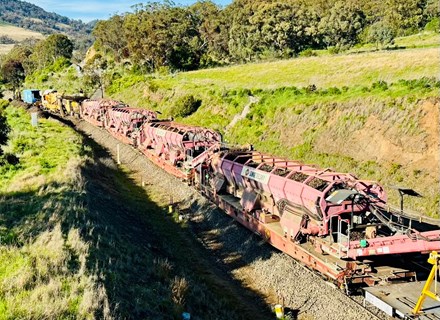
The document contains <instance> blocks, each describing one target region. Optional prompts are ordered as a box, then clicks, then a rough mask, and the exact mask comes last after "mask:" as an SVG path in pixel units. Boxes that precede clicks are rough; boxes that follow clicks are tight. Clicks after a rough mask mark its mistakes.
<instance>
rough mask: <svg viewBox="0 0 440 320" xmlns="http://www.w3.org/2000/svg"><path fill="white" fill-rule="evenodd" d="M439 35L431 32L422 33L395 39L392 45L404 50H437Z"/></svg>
mask: <svg viewBox="0 0 440 320" xmlns="http://www.w3.org/2000/svg"><path fill="white" fill-rule="evenodd" d="M439 41H440V34H439V33H436V32H432V31H424V32H421V33H417V34H413V35H410V36H406V37H400V38H396V39H395V40H394V44H395V45H396V46H397V47H405V48H438V46H439Z"/></svg>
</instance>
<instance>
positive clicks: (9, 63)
mask: <svg viewBox="0 0 440 320" xmlns="http://www.w3.org/2000/svg"><path fill="white" fill-rule="evenodd" d="M73 47H74V45H73V42H72V41H71V40H70V39H69V38H68V37H67V36H66V35H63V34H53V35H50V36H48V37H47V38H46V39H44V40H35V39H28V40H27V41H25V42H22V43H20V44H17V45H15V46H14V48H13V49H12V50H11V51H10V52H9V53H8V54H6V55H4V56H0V71H1V74H0V84H2V83H3V84H5V85H6V86H7V87H9V89H11V90H12V91H13V92H14V93H15V91H16V90H18V89H19V88H20V85H21V83H22V82H23V81H24V79H25V77H26V76H28V75H31V74H32V73H34V72H36V71H39V70H43V69H44V68H46V67H48V66H50V65H54V64H56V63H67V64H70V59H71V58H72V55H73ZM60 59H61V60H60Z"/></svg>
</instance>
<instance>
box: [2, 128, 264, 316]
mask: <svg viewBox="0 0 440 320" xmlns="http://www.w3.org/2000/svg"><path fill="white" fill-rule="evenodd" d="M67 124H68V125H71V124H69V123H68V122H67ZM82 136H83V140H84V144H85V145H88V146H91V148H92V150H94V151H93V153H90V154H86V155H87V156H89V158H90V159H93V160H90V161H88V162H87V164H86V165H85V166H84V167H83V168H82V169H81V170H82V173H81V176H82V177H84V178H85V181H86V182H85V184H84V185H83V186H78V187H77V188H75V187H74V188H73V189H72V190H71V189H68V188H65V186H63V185H58V184H56V183H53V184H48V185H45V186H43V187H42V188H40V190H39V191H38V192H29V193H14V194H9V195H0V196H1V197H2V198H3V200H4V201H2V203H1V204H0V223H1V224H2V225H4V226H5V227H6V230H7V232H12V235H11V239H10V242H11V243H14V244H16V245H20V244H23V243H25V242H27V241H31V239H33V238H35V237H37V236H38V235H39V234H40V233H42V232H44V231H47V230H51V229H52V228H54V227H55V225H56V224H61V229H62V233H63V237H66V238H67V235H68V234H69V232H70V230H72V229H78V230H79V232H80V235H81V237H82V238H83V240H84V241H86V242H87V243H88V244H89V252H88V253H89V254H88V257H87V263H86V266H87V268H86V269H87V271H86V272H88V273H89V274H90V275H94V276H95V277H96V281H97V282H98V283H100V284H103V285H104V288H105V289H106V294H107V296H108V300H109V307H108V309H109V310H107V311H106V310H105V308H106V307H105V306H102V307H101V308H100V309H99V310H100V311H99V312H98V313H96V314H95V317H96V318H103V317H104V316H105V315H108V314H110V315H112V316H113V317H115V318H118V319H121V318H129V319H180V318H181V313H182V312H183V311H187V312H190V313H191V315H192V317H191V319H268V318H271V317H273V314H271V312H270V310H269V308H268V306H267V304H266V303H265V302H264V300H263V298H262V297H261V296H260V295H259V294H257V293H256V292H254V291H252V290H250V289H248V288H244V287H243V286H242V284H241V283H239V282H238V281H237V280H234V279H233V277H232V276H231V275H230V274H229V271H230V266H227V265H224V264H222V263H221V262H219V261H217V259H215V258H214V257H212V256H210V253H209V252H208V251H207V250H206V249H205V248H204V247H203V246H202V245H201V244H200V243H199V242H197V241H196V240H195V239H194V238H193V236H192V235H191V233H190V232H188V231H187V230H184V229H182V226H181V225H179V224H177V223H175V222H174V221H173V219H172V218H171V217H169V216H167V214H166V210H164V208H161V207H159V206H157V205H156V204H155V203H153V202H152V201H150V200H149V199H148V196H147V194H146V191H145V190H144V189H143V188H141V187H139V186H137V185H136V182H135V181H133V180H132V179H131V178H130V177H129V175H128V174H126V173H124V172H122V171H121V170H119V169H118V168H117V166H116V165H115V164H114V162H113V160H112V159H111V155H110V154H109V153H108V152H107V151H106V150H105V149H104V148H102V147H101V146H100V145H98V144H97V143H96V142H94V141H93V140H91V139H90V138H89V137H88V136H87V135H86V134H84V133H82ZM78 183H79V184H81V183H82V182H81V181H79V182H78ZM54 199H56V200H54ZM218 214H223V213H221V212H218ZM225 218H226V219H228V221H229V224H234V223H233V222H231V221H232V220H231V219H229V218H227V217H225ZM240 232H244V234H247V235H248V236H249V235H250V234H249V233H246V232H247V231H246V230H244V229H243V230H240ZM251 237H252V236H251ZM266 253H267V256H266V254H265V257H264V258H269V257H270V251H267V252H266ZM255 258H262V257H261V256H260V257H258V256H255ZM237 261H238V262H237V263H239V264H240V265H245V264H247V263H249V260H248V259H246V260H240V259H239V260H237ZM68 267H69V269H70V271H72V273H74V272H76V271H77V269H78V268H79V261H78V257H75V256H72V258H71V261H69V263H68ZM235 267H237V265H235V264H234V268H235Z"/></svg>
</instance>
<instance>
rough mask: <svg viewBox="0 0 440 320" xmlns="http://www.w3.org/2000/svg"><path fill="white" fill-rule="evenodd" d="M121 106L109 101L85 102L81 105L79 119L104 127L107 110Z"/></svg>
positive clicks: (116, 102)
mask: <svg viewBox="0 0 440 320" xmlns="http://www.w3.org/2000/svg"><path fill="white" fill-rule="evenodd" d="M116 106H123V104H122V103H121V102H119V101H116V100H111V99H97V100H85V101H83V102H82V104H81V117H82V118H83V119H84V120H86V121H88V122H90V123H92V124H94V125H96V126H99V127H103V126H104V121H105V114H106V111H107V109H109V108H113V107H116Z"/></svg>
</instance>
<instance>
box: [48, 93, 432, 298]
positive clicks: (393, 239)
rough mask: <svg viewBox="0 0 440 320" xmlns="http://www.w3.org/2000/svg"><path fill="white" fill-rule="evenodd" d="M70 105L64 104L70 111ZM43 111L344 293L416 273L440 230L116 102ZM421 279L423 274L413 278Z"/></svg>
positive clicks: (351, 188) (315, 173) (312, 169)
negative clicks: (111, 141)
mask: <svg viewBox="0 0 440 320" xmlns="http://www.w3.org/2000/svg"><path fill="white" fill-rule="evenodd" d="M69 100H70V102H68V101H69ZM41 105H42V107H43V108H44V109H46V110H49V111H51V112H56V113H59V114H60V115H62V116H64V115H74V116H78V117H81V118H82V119H84V120H85V121H88V122H90V123H91V124H93V125H94V126H98V127H102V128H104V129H105V130H107V131H108V132H109V133H110V134H112V135H113V136H114V137H116V138H117V139H119V140H121V141H122V142H124V143H127V144H130V145H132V146H133V147H135V148H137V149H138V150H139V151H140V152H142V153H143V154H144V155H146V156H147V157H148V158H149V159H150V160H151V161H153V162H154V163H155V164H157V165H158V166H159V167H161V168H163V169H164V170H166V171H167V172H169V173H170V174H172V175H174V176H176V177H178V178H180V179H182V180H184V181H186V182H187V183H188V184H190V185H192V186H193V187H194V188H195V189H197V190H198V191H199V192H200V193H201V194H203V195H204V196H205V197H207V198H208V199H209V200H211V201H212V202H214V203H215V204H216V205H217V206H218V207H219V208H221V209H222V210H223V211H224V212H225V213H227V214H228V215H230V216H231V217H232V218H234V219H235V220H237V221H238V222H239V223H241V224H242V225H243V226H245V227H246V228H248V229H249V230H252V231H253V232H255V233H257V234H258V235H260V236H261V237H262V238H264V239H265V240H266V241H267V242H268V243H269V244H271V245H272V246H274V247H276V248H277V249H279V250H281V251H283V252H285V253H287V254H288V255H290V256H292V257H293V258H295V259H296V260H298V261H299V262H300V263H302V264H303V265H305V266H307V267H308V268H309V269H312V270H314V271H316V272H317V273H319V274H320V275H321V276H322V277H324V278H326V279H327V280H329V281H331V282H333V283H335V284H336V285H338V286H339V287H341V288H343V289H345V290H347V292H350V291H351V290H354V289H356V288H359V287H370V286H375V285H381V284H387V283H390V282H396V281H413V280H415V279H416V278H417V276H418V275H420V272H423V269H419V266H420V264H423V263H424V262H425V261H426V257H427V256H426V254H427V253H429V252H431V251H434V250H440V230H439V229H440V228H439V227H438V225H436V224H429V223H425V222H421V221H420V220H418V219H413V218H411V217H409V216H407V215H405V214H404V213H402V212H395V211H393V210H390V209H389V207H388V205H387V194H386V192H385V190H384V189H383V187H381V186H380V185H379V184H378V183H377V182H374V181H365V180H360V179H358V178H356V177H355V176H353V175H351V174H347V173H341V172H335V171H333V170H330V169H320V168H317V167H316V166H313V165H307V164H303V163H301V162H299V161H292V160H287V159H283V158H278V157H273V156H271V155H268V154H264V153H261V152H258V151H254V150H249V148H248V149H239V148H231V147H228V146H227V145H225V144H224V143H223V142H222V137H221V135H220V134H219V133H218V132H216V131H213V130H211V129H207V128H201V127H195V126H189V125H183V124H179V123H176V122H174V121H171V120H159V119H158V117H157V113H156V112H154V111H150V110H145V109H140V108H132V107H129V106H127V105H125V104H123V103H121V102H118V101H114V100H108V99H100V100H89V99H85V98H84V97H81V96H70V97H66V96H64V95H59V94H57V93H55V92H50V93H45V94H43V95H42V103H41ZM421 270H422V271H421Z"/></svg>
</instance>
